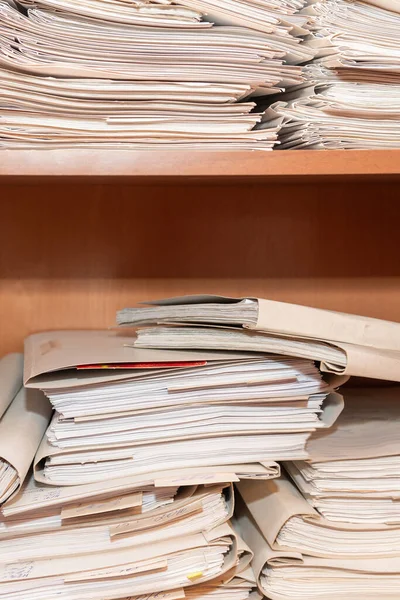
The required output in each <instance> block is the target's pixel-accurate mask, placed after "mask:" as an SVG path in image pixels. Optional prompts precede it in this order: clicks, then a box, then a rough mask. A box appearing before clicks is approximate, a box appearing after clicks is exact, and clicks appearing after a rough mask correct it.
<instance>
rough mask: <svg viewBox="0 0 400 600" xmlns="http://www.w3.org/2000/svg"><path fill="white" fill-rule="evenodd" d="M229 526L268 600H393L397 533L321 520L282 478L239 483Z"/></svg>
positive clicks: (399, 563)
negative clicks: (234, 527) (250, 556)
mask: <svg viewBox="0 0 400 600" xmlns="http://www.w3.org/2000/svg"><path fill="white" fill-rule="evenodd" d="M238 490H239V492H240V495H241V498H242V501H239V502H238V509H237V523H238V526H239V530H240V531H241V533H242V535H243V537H244V539H245V540H246V541H247V543H248V544H249V545H250V547H251V549H252V550H253V552H254V554H255V558H254V561H253V566H254V570H255V574H256V577H257V581H258V585H259V589H260V591H262V592H263V593H265V595H266V596H267V597H268V598H273V599H275V598H276V599H281V598H282V599H285V598H293V596H294V595H295V596H296V597H298V598H309V599H312V598H316V599H318V598H324V599H327V600H330V599H332V600H333V599H334V598H338V597H340V598H346V599H350V598H356V599H360V600H361V599H364V598H371V599H372V598H374V597H376V596H377V595H379V596H381V597H384V598H388V599H389V598H393V599H394V598H397V597H398V590H399V585H400V525H399V522H398V523H397V524H396V525H394V526H389V525H384V524H381V525H374V524H370V523H366V524H360V525H356V524H349V523H340V522H336V523H335V522H332V521H330V520H327V519H324V518H322V517H321V516H320V515H318V513H317V512H316V511H315V510H314V509H313V508H312V507H311V505H310V504H309V503H308V502H307V500H306V499H305V498H303V496H302V495H301V494H300V493H299V492H298V490H297V489H296V488H295V486H294V485H293V484H292V483H290V481H289V480H287V479H286V478H285V477H282V478H281V479H279V480H274V481H271V482H256V481H248V482H240V483H239V484H238Z"/></svg>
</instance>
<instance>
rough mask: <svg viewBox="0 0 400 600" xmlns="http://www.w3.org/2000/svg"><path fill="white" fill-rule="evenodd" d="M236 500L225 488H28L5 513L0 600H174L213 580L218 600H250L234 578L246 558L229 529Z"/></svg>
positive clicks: (127, 484)
mask: <svg viewBox="0 0 400 600" xmlns="http://www.w3.org/2000/svg"><path fill="white" fill-rule="evenodd" d="M232 493H233V490H232V489H231V485H229V484H228V485H226V484H225V485H224V484H215V485H207V486H204V485H190V486H185V487H182V488H179V489H178V488H177V486H168V485H167V486H164V487H163V486H160V487H157V486H155V487H149V486H145V487H143V486H138V485H137V484H135V483H134V482H132V481H130V480H129V478H124V479H123V480H116V479H114V480H113V481H112V482H111V483H109V484H102V485H101V486H99V485H91V486H72V487H65V488H60V487H51V488H50V487H48V486H43V485H40V484H38V483H37V482H35V481H34V480H33V479H32V478H31V479H29V480H28V481H27V483H26V484H25V485H24V487H23V489H22V491H21V493H20V494H19V495H18V497H16V498H15V499H14V500H12V501H11V502H10V503H9V504H8V505H7V506H6V507H5V508H4V509H3V519H2V521H1V523H0V581H1V586H0V598H4V600H17V599H21V600H22V599H23V600H25V599H26V598H27V597H28V596H29V598H30V599H34V600H36V599H37V600H45V599H49V600H52V599H53V598H55V597H57V598H68V600H75V599H76V600H80V599H81V598H90V599H91V600H97V599H98V600H103V599H104V598H108V599H110V600H112V599H113V598H125V597H127V596H129V597H131V596H132V594H134V595H135V596H136V595H137V596H139V595H142V594H143V595H147V594H156V593H159V592H164V591H168V590H180V593H181V595H178V596H176V597H177V598H180V597H184V594H183V592H182V589H183V588H185V587H187V586H191V585H193V584H196V585H198V586H200V585H205V584H206V582H208V581H209V580H210V581H211V580H212V581H213V585H214V586H215V587H216V588H217V591H219V589H220V588H221V589H225V587H227V586H229V585H230V584H231V583H232V582H234V583H232V585H237V587H238V588H239V590H240V589H241V588H242V587H245V588H246V590H247V593H246V595H244V596H242V595H240V593H238V594H237V597H238V599H239V600H240V598H241V597H243V598H247V597H248V596H249V595H250V593H251V591H252V588H253V586H254V582H253V583H252V582H251V580H250V582H247V585H244V584H243V582H242V581H241V580H240V578H239V573H240V572H241V571H242V570H246V569H247V568H248V565H249V562H250V560H251V558H252V555H251V552H250V550H249V549H248V548H247V547H246V545H245V544H244V543H243V542H242V541H241V540H240V539H239V538H238V537H237V535H236V534H235V532H234V530H233V529H232V527H231V526H230V525H229V523H228V520H229V518H230V517H231V516H232V512H233V496H232ZM238 578H239V581H238ZM235 579H236V580H235ZM214 580H215V581H214ZM206 590H208V588H207V587H206ZM200 592H201V589H200ZM194 597H195V596H194ZM200 597H201V596H200Z"/></svg>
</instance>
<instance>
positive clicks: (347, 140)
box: [272, 0, 400, 149]
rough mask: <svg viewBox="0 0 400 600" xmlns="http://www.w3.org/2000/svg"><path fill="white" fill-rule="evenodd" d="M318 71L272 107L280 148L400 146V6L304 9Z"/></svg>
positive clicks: (328, 4) (345, 2)
mask: <svg viewBox="0 0 400 600" xmlns="http://www.w3.org/2000/svg"><path fill="white" fill-rule="evenodd" d="M302 13H305V14H307V15H309V16H310V18H311V30H312V32H313V33H314V36H315V37H314V39H312V40H309V41H308V42H307V43H308V44H309V45H310V46H311V47H313V48H314V50H315V51H316V58H315V64H313V65H309V66H307V67H306V68H305V69H304V73H305V76H306V80H307V83H306V84H305V85H303V86H299V88H298V89H297V91H295V92H293V93H291V94H289V95H288V96H287V98H285V101H282V102H280V101H278V102H276V103H274V104H273V105H272V109H273V110H275V111H276V113H277V115H279V116H281V117H283V119H284V121H283V128H282V131H281V136H280V139H281V142H282V145H281V146H280V147H281V148H332V149H335V148H385V147H387V148H395V147H399V146H400V142H399V139H400V104H399V90H400V53H399V46H400V28H399V19H400V5H399V3H398V1H397V0H387V1H385V0H382V1H381V0H376V1H370V2H361V1H358V0H356V1H349V0H324V1H321V2H316V3H311V4H310V6H309V7H307V8H305V9H304V10H303V11H302Z"/></svg>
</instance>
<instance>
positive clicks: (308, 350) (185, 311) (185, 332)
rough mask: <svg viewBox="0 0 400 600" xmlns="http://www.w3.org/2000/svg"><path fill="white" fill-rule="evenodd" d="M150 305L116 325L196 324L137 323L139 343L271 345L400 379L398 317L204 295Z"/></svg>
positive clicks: (329, 365)
mask: <svg viewBox="0 0 400 600" xmlns="http://www.w3.org/2000/svg"><path fill="white" fill-rule="evenodd" d="M147 304H148V306H143V307H139V308H127V309H124V310H121V311H119V312H118V314H117V322H118V324H119V325H126V326H138V325H144V324H149V323H157V324H160V323H161V324H162V323H164V324H165V323H175V324H176V325H178V324H191V325H196V326H197V327H196V329H195V328H193V327H185V326H181V325H180V326H179V327H168V328H166V327H155V328H144V329H139V330H138V332H137V340H136V341H135V342H134V345H135V347H137V348H139V347H143V348H166V349H177V348H179V349H193V348H197V349H206V348H207V349H217V348H219V349H223V350H243V351H253V352H254V351H257V352H268V353H274V354H281V355H289V356H297V357H300V358H308V359H312V360H316V361H318V362H320V363H321V370H322V371H326V372H328V373H336V374H345V375H357V376H361V377H373V378H377V379H388V380H391V381H400V324H399V323H391V322H389V321H381V320H379V319H371V318H368V317H361V316H356V315H349V314H344V313H338V312H333V311H327V310H321V309H316V308H311V307H308V306H299V305H295V304H288V303H286V302H276V301H273V300H264V299H261V298H259V299H256V298H245V299H240V298H225V297H221V296H206V295H202V296H186V297H182V298H170V299H167V300H159V301H155V302H152V303H147ZM204 324H206V325H207V326H209V325H218V327H217V328H212V327H207V328H202V327H200V326H199V325H204ZM242 327H244V328H245V329H244V330H243V329H242ZM247 330H251V331H247Z"/></svg>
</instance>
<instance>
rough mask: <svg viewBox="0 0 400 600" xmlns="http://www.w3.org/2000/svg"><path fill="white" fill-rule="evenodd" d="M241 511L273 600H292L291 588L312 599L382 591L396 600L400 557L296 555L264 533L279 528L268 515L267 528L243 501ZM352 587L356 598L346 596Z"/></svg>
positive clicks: (262, 582) (262, 583) (258, 571)
mask: <svg viewBox="0 0 400 600" xmlns="http://www.w3.org/2000/svg"><path fill="white" fill-rule="evenodd" d="M236 506H237V512H236V518H237V519H236V522H237V524H238V530H239V533H240V535H241V536H242V537H243V538H244V540H245V541H246V543H247V544H248V545H249V546H250V548H251V549H252V551H253V552H254V560H253V563H252V566H253V569H254V573H255V575H256V578H257V583H258V587H259V590H260V592H261V593H263V594H264V595H266V596H267V597H269V598H272V599H274V600H275V599H277V600H281V599H282V600H283V599H284V598H288V597H289V592H288V589H290V587H293V586H295V587H296V589H299V590H301V593H302V595H306V596H307V597H308V598H310V599H311V598H318V597H320V596H321V594H323V597H324V598H326V599H327V600H334V598H337V596H338V594H339V593H340V598H345V599H346V600H351V598H355V597H357V598H362V597H364V598H368V599H372V598H373V597H374V595H376V594H377V593H378V590H379V594H380V595H381V596H382V597H383V598H385V600H386V599H391V600H394V599H395V598H396V594H397V591H396V590H398V584H399V582H400V576H399V573H400V555H399V556H394V557H390V558H389V557H382V558H377V557H373V558H351V559H349V558H341V557H337V558H332V557H330V558H322V557H316V556H308V555H305V554H302V553H301V552H298V551H294V550H289V551H287V550H286V551H285V550H283V549H282V550H274V549H273V548H271V546H270V544H269V543H268V540H267V538H266V535H264V533H263V530H264V529H265V528H266V529H267V531H269V535H271V534H273V527H274V526H273V525H268V524H267V521H268V520H269V516H268V514H266V513H265V512H264V513H263V514H262V515H261V521H262V525H261V526H262V529H261V528H260V523H257V522H256V521H255V519H254V517H253V515H252V514H251V512H250V511H249V509H248V508H247V506H246V504H245V503H244V501H243V500H242V498H240V497H239V498H237V502H236ZM349 585H352V590H353V591H352V593H351V594H350V593H346V590H347V589H348V586H349ZM357 589H358V590H359V592H358V595H357ZM364 589H365V591H364ZM339 590H341V591H340V592H339ZM360 590H361V592H360ZM363 594H364V595H363Z"/></svg>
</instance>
